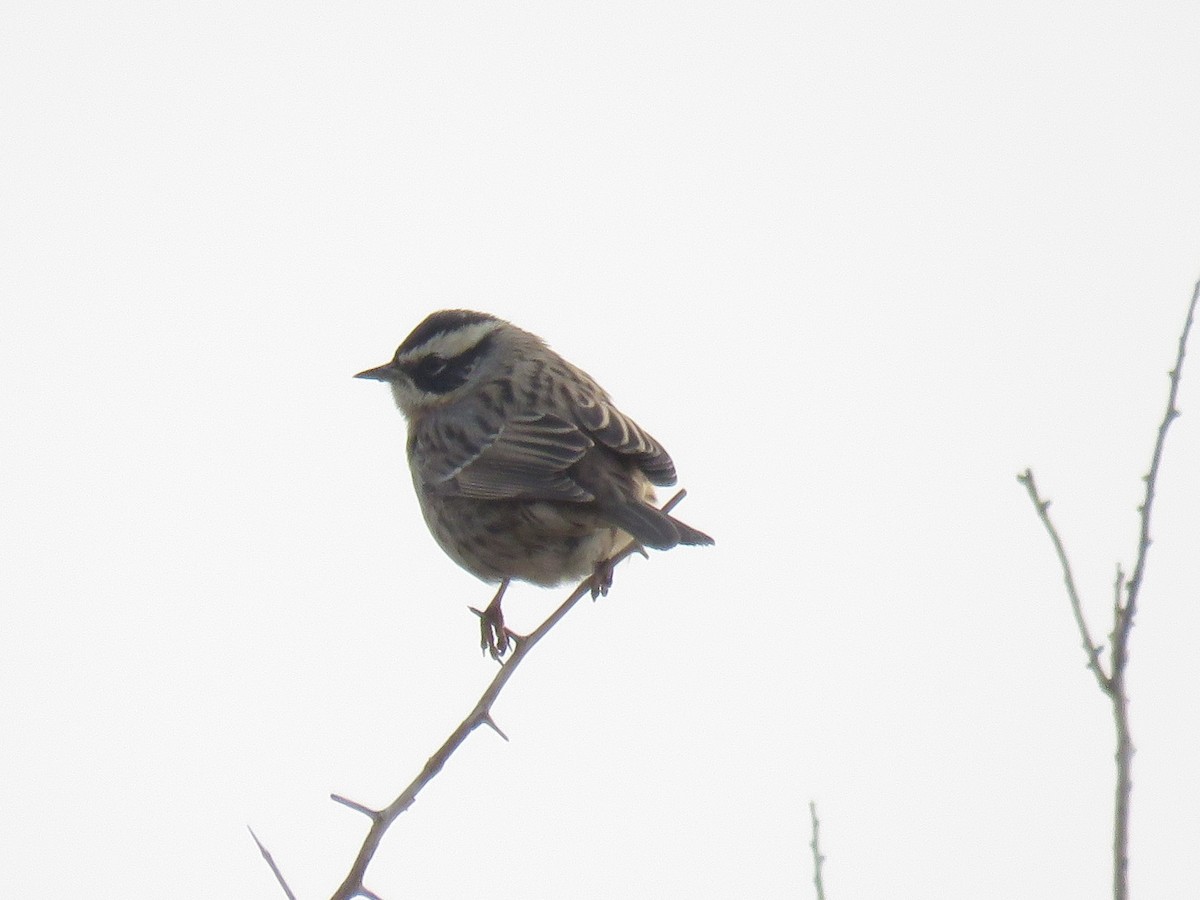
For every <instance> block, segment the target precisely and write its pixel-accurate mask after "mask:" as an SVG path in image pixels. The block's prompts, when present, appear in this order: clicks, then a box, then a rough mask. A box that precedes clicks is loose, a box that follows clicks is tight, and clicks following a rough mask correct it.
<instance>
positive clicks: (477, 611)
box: [467, 606, 483, 619]
mask: <svg viewBox="0 0 1200 900" xmlns="http://www.w3.org/2000/svg"><path fill="white" fill-rule="evenodd" d="M467 609H469V610H470V611H471V612H473V613H475V615H477V616H479V618H481V619H482V618H483V610H482V609H476V608H475V607H473V606H468V607H467Z"/></svg>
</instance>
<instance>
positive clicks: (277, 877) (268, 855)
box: [247, 826, 296, 900]
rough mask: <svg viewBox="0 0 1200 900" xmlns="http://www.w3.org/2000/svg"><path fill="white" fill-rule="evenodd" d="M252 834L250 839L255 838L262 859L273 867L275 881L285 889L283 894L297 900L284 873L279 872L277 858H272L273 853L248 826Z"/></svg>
mask: <svg viewBox="0 0 1200 900" xmlns="http://www.w3.org/2000/svg"><path fill="white" fill-rule="evenodd" d="M247 830H248V831H249V832H250V837H252V838H254V843H256V844H258V852H259V853H261V854H262V858H263V859H265V860H266V861H267V865H268V866H270V867H271V871H272V872H274V873H275V880H276V881H278V882H279V886H280V887H281V888H283V892H284V893H285V894H287V898H288V900H296V895H295V894H293V893H292V889H291V888H290V887H288V883H287V882H286V881H285V880H284V878H283V873H282V872H280V871H279V866H277V865H275V858H274V857H273V856H271V851H270V850H268V849H267V848H266V847H264V846H263V842H262V841H260V840H259V839H258V835H257V834H255V833H254V829H253V828H250V827H249V826H247Z"/></svg>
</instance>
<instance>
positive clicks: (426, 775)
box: [251, 490, 687, 900]
mask: <svg viewBox="0 0 1200 900" xmlns="http://www.w3.org/2000/svg"><path fill="white" fill-rule="evenodd" d="M686 495H687V492H686V491H682V490H681V491H679V492H678V493H677V494H676V495H675V496H674V497H672V498H671V499H670V500H668V501H667V502H666V503H665V504H663V507H662V508H663V511H664V512H670V511H671V510H672V509H674V508H675V507H676V506H677V505H678V504H679V502H680V501H681V500H683V498H684V497H685V496H686ZM639 552H640V553H644V551H643V550H642V548H641V547H640V546H638V545H637V544H635V543H630V544H627V545H626V546H625V547H623V548H622V549H621V550H620V551H619V552H618V553H617V555H616V556H614V557H613V559H612V564H613V565H616V564H617V563H619V562H621V561H622V560H624V559H625V558H626V557H627V556H631V555H632V554H634V553H639ZM591 590H592V579H591V578H588V579H587V580H585V581H584V582H583V583H582V584H580V585H579V587H577V588H576V589H575V590H574V591H573V592H572V593H571V596H569V597H568V598H567V599H566V600H564V601H563V603H562V605H561V606H559V607H558V609H556V610H555V611H554V612H553V613H551V614H550V616H549V618H547V619H546V621H544V622H543V623H542V624H541V625H539V626H538V627H537V628H536V629H534V630H533V631H532V632H530V633H529V634H527V635H524V636H521V635H513V638H514V640H515V643H516V649H515V650H514V651H513V653H512V655H511V656H509V657H508V659H507V660H505V661H504V663H503V664H502V665H501V666H500V669H499V671H497V672H496V677H495V678H493V679H492V682H491V684H489V685H488V686H487V689H486V690H485V691H484V692H483V696H481V697H480V698H479V702H477V703H476V704H475V707H474V708H473V709H472V710H471V711H470V712H469V713H468V714H467V717H466V718H465V719H463V720H462V722H461V723H460V724H459V726H458V727H457V728H455V729H454V731H453V732H451V734H450V736H449V737H448V738H446V740H445V742H444V743H443V744H442V746H441V747H439V748H438V749H437V751H436V752H435V753H434V754H433V756H431V757H429V760H428V761H427V762H426V763H425V766H424V768H422V769H421V771H420V773H419V774H418V775H417V777H416V778H415V779H413V782H412V783H411V784H410V785H409V786H408V787H407V788H405V789H404V791H403V793H401V794H400V796H399V797H397V798H396V799H395V800H393V801H392V802H391V803H389V804H388V805H387V806H385V807H384V808H383V809H380V810H375V809H371V808H370V807H368V806H365V805H363V804H361V803H358V802H356V801H354V800H348V799H346V798H345V797H340V796H338V795H337V794H333V795H331V798H332V799H333V800H334V801H335V802H337V803H340V804H342V805H343V806H347V807H349V808H350V809H353V810H355V811H356V812H360V813H362V814H363V815H365V816H366V817H367V818H368V819H370V820H371V828H370V830H369V831H368V832H367V836H366V837H365V838H364V839H363V843H362V847H361V848H359V851H358V855H357V856H356V857H355V860H354V864H353V865H352V866H351V867H350V872H349V873H348V874H347V875H346V878H345V880H344V881H343V882H342V884H341V886H340V887H338V889H337V890H336V891H335V892H334V894H333V897H332V900H351V898H353V897H366V898H368V900H378V895H376V894H375V893H373V892H372V891H370V890H368V889H367V888H366V887H364V886H363V876H364V875H365V874H366V871H367V866H368V865H369V864H370V862H371V858H372V857H373V856H374V855H375V851H376V850H377V849H378V848H379V842H380V841H381V840H383V835H384V833H385V832H386V831H387V830H388V828H389V827H391V824H392V823H393V822H394V821H395V820H396V819H397V818H398V817H399V815H400V814H401V813H402V812H404V811H405V810H406V809H408V808H409V807H410V806H412V805H413V803H414V802H415V801H416V799H417V794H419V793H420V792H421V790H422V789H423V788H424V787H425V786H426V785H427V784H429V782H430V781H432V780H433V778H434V776H435V775H437V773H438V772H440V771H441V770H442V767H443V766H444V765H445V764H446V761H447V760H448V759H449V758H450V757H451V755H453V753H454V751H455V750H457V749H458V748H459V747H460V746H461V745H462V743H463V741H465V740H466V739H467V735H469V734H470V733H471V732H472V731H474V730H475V729H476V728H478V727H479V726H480V725H486V726H488V727H490V728H492V729H493V730H494V731H495V732H496V733H497V734H499V735H500V736H501V737H504V739H505V740H508V738H507V737H505V736H504V732H502V731H501V730H500V729H499V727H497V725H496V723H495V722H494V721H493V720H492V714H491V709H492V705H493V704H494V703H495V702H496V698H497V697H499V696H500V692H501V691H502V690H504V686H505V685H506V684H507V683H508V680H509V679H510V678H511V677H512V676H513V673H514V672H516V670H517V666H519V665H520V664H521V661H522V660H523V659H524V658H525V657H526V656H527V655H528V654H529V651H531V650H532V649H533V648H534V646H535V645H536V644H537V642H538V641H540V640H541V639H542V638H543V637H545V636H546V634H547V633H548V632H549V631H550V629H551V628H553V627H554V626H555V625H557V624H558V623H559V622H560V621H561V620H562V618H563V617H564V616H565V615H566V614H567V613H569V612H570V611H571V608H572V607H573V606H575V604H576V603H578V602H579V601H580V600H581V599H583V598H584V597H586V596H588V595H589V594H590V593H591ZM251 834H253V832H251ZM257 840H258V838H255V841H256V842H257ZM259 849H260V850H262V854H263V857H264V858H265V859H266V860H267V862H268V864H269V865H270V866H271V870H272V871H273V872H275V877H276V878H278V879H279V883H280V885H281V886H282V887H283V889H284V890H285V891H286V892H287V895H288V897H289V898H290V900H295V898H294V897H293V895H292V892H291V891H290V890H289V889H288V887H287V884H286V883H285V882H284V880H283V876H282V875H281V874H280V873H279V870H278V869H277V868H276V866H275V863H274V861H273V860H272V859H271V857H270V854H268V853H267V851H266V849H265V848H264V847H263V846H262V844H259Z"/></svg>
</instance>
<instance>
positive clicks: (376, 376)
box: [354, 360, 401, 381]
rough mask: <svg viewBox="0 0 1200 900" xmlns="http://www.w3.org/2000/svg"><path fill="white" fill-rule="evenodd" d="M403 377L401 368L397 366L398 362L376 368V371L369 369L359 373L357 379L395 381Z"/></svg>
mask: <svg viewBox="0 0 1200 900" xmlns="http://www.w3.org/2000/svg"><path fill="white" fill-rule="evenodd" d="M400 375H401V370H400V367H399V366H397V365H396V361H395V360H392V361H391V362H390V363H387V364H386V365H382V366H376V367H375V368H374V369H367V371H365V372H359V373H358V374H357V375H355V376H354V377H355V378H370V379H371V380H372V381H395V380H397V379H398V378H399V377H400Z"/></svg>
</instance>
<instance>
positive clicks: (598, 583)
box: [592, 559, 614, 600]
mask: <svg viewBox="0 0 1200 900" xmlns="http://www.w3.org/2000/svg"><path fill="white" fill-rule="evenodd" d="M613 568H614V566H613V561H612V560H611V559H602V560H600V562H598V563H596V568H595V570H594V571H593V572H592V599H593V600H595V599H596V598H597V597H601V596H603V597H607V596H608V589H609V588H610V587H612V583H613Z"/></svg>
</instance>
